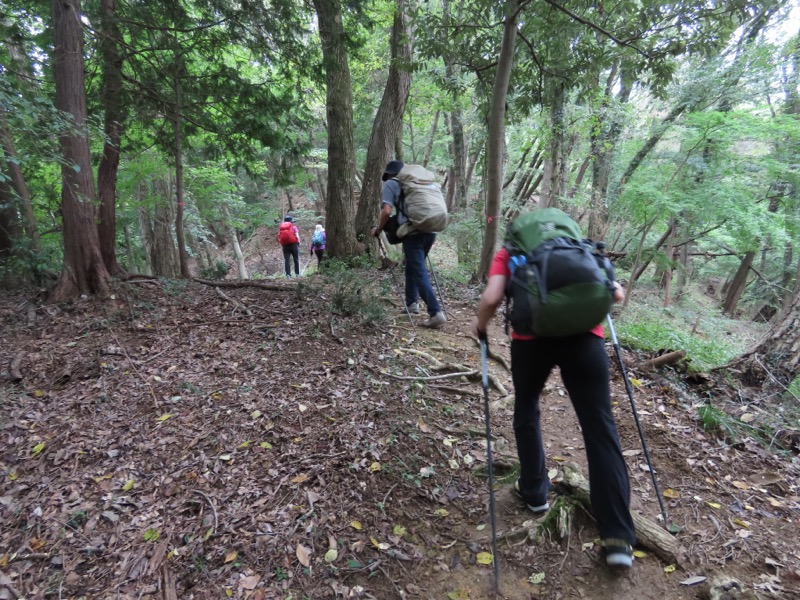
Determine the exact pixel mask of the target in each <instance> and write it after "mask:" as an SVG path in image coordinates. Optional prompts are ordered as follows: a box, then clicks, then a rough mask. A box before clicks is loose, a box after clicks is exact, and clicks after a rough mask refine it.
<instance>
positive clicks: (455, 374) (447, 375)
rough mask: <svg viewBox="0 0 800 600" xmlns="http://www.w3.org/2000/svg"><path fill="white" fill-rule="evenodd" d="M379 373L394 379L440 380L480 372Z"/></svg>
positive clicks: (470, 375) (468, 375)
mask: <svg viewBox="0 0 800 600" xmlns="http://www.w3.org/2000/svg"><path fill="white" fill-rule="evenodd" d="M376 371H377V372H378V373H380V374H381V375H385V376H386V377H391V378H392V379H400V380H403V381H438V380H440V379H453V378H454V377H475V376H476V375H479V374H480V373H479V372H478V371H463V372H461V373H447V374H445V375H429V376H425V375H411V376H406V375H392V374H391V373H385V372H384V371H380V370H377V369H376Z"/></svg>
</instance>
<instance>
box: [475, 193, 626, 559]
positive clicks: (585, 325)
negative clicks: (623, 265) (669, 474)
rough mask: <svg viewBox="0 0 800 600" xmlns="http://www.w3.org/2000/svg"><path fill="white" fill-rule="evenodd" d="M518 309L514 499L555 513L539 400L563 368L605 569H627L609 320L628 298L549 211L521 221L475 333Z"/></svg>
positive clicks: (498, 258) (574, 231)
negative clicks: (501, 309) (501, 313)
mask: <svg viewBox="0 0 800 600" xmlns="http://www.w3.org/2000/svg"><path fill="white" fill-rule="evenodd" d="M504 297H505V298H506V299H507V302H508V300H509V299H510V301H511V311H510V313H509V311H508V306H507V307H506V308H507V311H506V312H507V318H509V316H510V322H511V325H512V329H513V331H512V334H511V374H512V379H513V382H514V392H515V400H514V420H513V426H514V437H515V439H516V442H517V454H518V456H519V463H520V477H519V479H517V481H516V482H515V484H514V489H515V491H516V493H517V495H518V496H519V497H520V498H521V499H522V500H523V501H524V502H525V504H526V505H527V508H528V509H529V510H531V511H532V512H534V513H543V512H545V511H547V510H548V509H549V508H550V505H549V503H548V501H547V493H548V491H549V489H550V479H549V477H548V474H547V466H546V463H545V451H544V446H543V444H542V432H541V427H540V422H539V421H540V409H539V397H540V395H541V393H542V390H543V389H544V385H545V382H546V381H547V378H548V376H549V375H550V372H551V370H552V369H553V367H555V366H558V367H559V369H560V372H561V378H562V380H563V382H564V386H565V387H566V389H567V392H568V393H569V397H570V400H571V402H572V406H573V408H574V410H575V413H576V415H577V417H578V421H579V423H580V427H581V431H582V434H583V439H584V444H585V447H586V456H587V459H588V463H589V486H590V496H591V503H592V510H593V513H594V516H595V519H596V520H597V527H598V530H599V532H600V539H601V547H602V549H603V553H604V555H605V560H606V563H607V564H608V565H609V566H611V567H616V568H629V567H631V566H632V564H633V551H632V547H633V545H634V544H635V543H636V532H635V529H634V525H633V519H632V518H631V513H630V481H629V478H628V471H627V468H626V466H625V459H624V458H623V456H622V448H621V445H620V440H619V435H618V433H617V429H616V425H615V423H614V416H613V414H612V412H611V393H610V384H609V378H610V374H609V360H608V354H607V353H606V349H605V341H604V338H603V326H602V321H603V318H604V317H605V316H606V315H607V313H608V310H609V309H610V306H611V303H612V301H613V302H620V301H622V300H623V299H624V297H625V294H624V292H623V290H622V287H621V286H620V285H619V284H618V283H617V282H616V281H614V277H613V269H611V266H610V263H609V262H608V261H607V259H605V257H602V256H599V254H598V253H597V252H596V251H595V246H594V245H593V244H592V243H591V242H590V241H589V240H584V239H582V236H581V231H580V227H579V226H578V224H577V223H575V221H573V220H572V219H571V218H570V217H569V216H568V215H567V214H566V213H564V212H562V211H560V210H558V209H555V208H545V209H538V210H534V211H532V212H530V213H526V214H523V215H521V216H520V217H518V218H517V219H515V220H514V221H513V222H512V223H511V224H510V225H509V228H508V230H507V234H506V243H505V246H504V247H503V248H502V249H500V250H499V251H498V252H497V253H496V254H495V257H494V261H493V263H492V266H491V268H490V270H489V281H488V283H487V285H486V289H485V290H484V292H483V294H482V295H481V300H480V304H479V305H478V311H477V316H476V317H475V318H474V319H473V322H472V333H473V334H474V335H476V336H478V338H479V339H481V340H485V339H486V330H487V329H486V328H487V326H488V324H489V321H490V320H491V318H492V317H493V316H494V314H495V311H496V310H497V307H498V306H499V305H500V303H501V302H502V301H503V298H504Z"/></svg>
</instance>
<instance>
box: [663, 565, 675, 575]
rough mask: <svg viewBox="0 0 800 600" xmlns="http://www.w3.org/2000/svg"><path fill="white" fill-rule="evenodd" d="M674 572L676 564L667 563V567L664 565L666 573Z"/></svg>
mask: <svg viewBox="0 0 800 600" xmlns="http://www.w3.org/2000/svg"><path fill="white" fill-rule="evenodd" d="M674 572H675V565H667V566H666V567H664V573H666V574H667V575H669V574H670V573H674Z"/></svg>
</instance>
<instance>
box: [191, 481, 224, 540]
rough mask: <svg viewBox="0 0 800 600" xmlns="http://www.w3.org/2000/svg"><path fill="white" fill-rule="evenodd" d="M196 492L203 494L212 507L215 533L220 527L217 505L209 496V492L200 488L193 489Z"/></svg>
mask: <svg viewBox="0 0 800 600" xmlns="http://www.w3.org/2000/svg"><path fill="white" fill-rule="evenodd" d="M192 492H194V493H195V494H198V495H199V496H202V497H203V498H205V499H206V502H208V505H209V506H210V507H211V512H212V514H213V515H214V533H215V534H216V533H217V529H218V528H219V517H217V507H216V506H215V505H214V501H213V500H212V499H211V498H209V497H208V494H206V493H205V492H201V491H200V490H192Z"/></svg>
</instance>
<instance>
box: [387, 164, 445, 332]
mask: <svg viewBox="0 0 800 600" xmlns="http://www.w3.org/2000/svg"><path fill="white" fill-rule="evenodd" d="M382 179H383V182H384V183H383V192H382V195H381V213H380V220H379V223H378V225H376V226H374V227H372V231H371V234H372V237H378V236H379V235H380V234H381V232H385V233H386V237H387V239H388V240H389V243H390V244H397V243H402V244H403V254H405V257H406V288H405V308H404V309H403V310H404V311H406V310H407V311H408V312H409V314H410V313H414V314H419V299H420V298H422V300H423V302H425V306H426V307H427V309H428V316H429V318H428V319H426V320H424V321H423V322H422V326H423V327H428V328H431V329H438V328H439V327H441V326H442V325H444V324H445V323H446V322H447V317H446V316H445V314H444V312H443V311H442V308H441V306H440V305H439V301H438V300H437V298H436V294H435V293H434V291H433V286H432V285H431V280H430V277H429V276H428V270H427V269H426V268H425V259H426V258H427V256H428V252H430V250H431V247H432V246H433V243H434V242H435V241H436V232H439V231H444V228H445V227H446V226H447V205H446V204H445V202H444V198H443V197H442V192H441V188H440V187H439V184H438V183H436V181H435V175H434V174H433V173H431V172H430V171H428V170H427V169H425V168H423V167H420V166H418V165H406V164H405V163H403V162H402V161H400V160H392V161H389V163H388V164H387V165H386V169H385V170H384V173H383V177H382ZM392 211H395V214H394V215H392Z"/></svg>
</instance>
